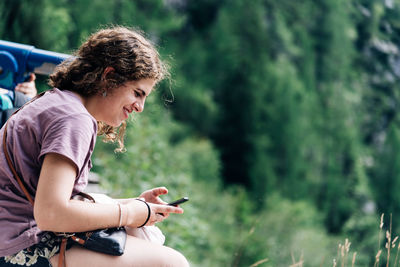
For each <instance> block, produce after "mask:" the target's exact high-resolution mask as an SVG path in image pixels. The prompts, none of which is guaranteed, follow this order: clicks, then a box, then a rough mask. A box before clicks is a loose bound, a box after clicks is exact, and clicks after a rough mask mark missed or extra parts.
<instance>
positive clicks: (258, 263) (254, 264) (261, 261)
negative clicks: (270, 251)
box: [250, 258, 268, 267]
mask: <svg viewBox="0 0 400 267" xmlns="http://www.w3.org/2000/svg"><path fill="white" fill-rule="evenodd" d="M267 261H268V259H267V258H265V259H262V260H259V261H257V262H255V263H253V264H252V265H250V267H256V266H258V265H260V264H263V263H264V262H267Z"/></svg>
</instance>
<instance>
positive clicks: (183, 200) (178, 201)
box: [168, 197, 189, 206]
mask: <svg viewBox="0 0 400 267" xmlns="http://www.w3.org/2000/svg"><path fill="white" fill-rule="evenodd" d="M188 200H189V198H188V197H183V198H180V199H178V200H175V201H172V202H170V203H168V205H170V206H178V205H179V204H182V203H185V202H186V201H188Z"/></svg>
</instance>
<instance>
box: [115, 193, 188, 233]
mask: <svg viewBox="0 0 400 267" xmlns="http://www.w3.org/2000/svg"><path fill="white" fill-rule="evenodd" d="M146 203H147V205H148V206H149V207H150V217H149V219H148V220H147V222H146V224H145V225H147V226H148V225H154V224H156V223H158V222H162V221H163V220H165V219H166V218H168V216H169V214H170V213H178V214H180V213H183V209H182V208H180V207H174V206H169V205H164V204H154V203H148V202H144V201H143V200H138V199H130V200H129V201H127V202H126V203H125V204H123V205H121V210H122V221H123V222H126V223H124V225H126V226H130V227H140V226H142V225H143V224H144V222H145V221H146V219H147V218H148V216H149V209H148V206H147V205H146Z"/></svg>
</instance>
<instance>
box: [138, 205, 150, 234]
mask: <svg viewBox="0 0 400 267" xmlns="http://www.w3.org/2000/svg"><path fill="white" fill-rule="evenodd" d="M136 200H139V201H142V202H143V203H144V204H146V206H147V211H148V213H147V219H146V221H145V222H144V223H143V224H142V225H141V226H139V227H138V228H140V227H143V226H145V225H146V223H147V222H148V221H149V219H150V215H151V209H150V205H149V204H148V203H147V202H146V201H144V200H141V199H140V198H136Z"/></svg>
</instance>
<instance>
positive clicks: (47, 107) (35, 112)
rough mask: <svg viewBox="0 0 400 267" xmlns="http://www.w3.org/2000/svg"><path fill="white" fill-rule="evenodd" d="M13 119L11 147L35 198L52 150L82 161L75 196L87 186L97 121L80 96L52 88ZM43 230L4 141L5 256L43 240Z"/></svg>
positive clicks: (0, 176)
mask: <svg viewBox="0 0 400 267" xmlns="http://www.w3.org/2000/svg"><path fill="white" fill-rule="evenodd" d="M8 124H9V125H8V129H7V149H8V152H9V154H10V157H11V160H12V162H13V164H14V167H15V169H16V171H17V173H18V174H19V176H20V177H21V178H22V179H23V181H24V183H25V186H26V187H27V189H28V191H29V192H30V194H31V196H32V198H34V197H35V193H36V187H37V184H38V180H39V174H40V169H41V167H42V163H43V159H44V156H45V155H46V154H48V153H58V154H61V155H64V156H65V157H67V158H69V159H70V160H72V162H74V163H75V165H76V166H77V168H78V177H76V179H75V184H74V189H73V192H72V195H75V194H77V193H79V192H81V191H82V190H83V189H84V188H85V187H86V185H87V181H88V173H89V170H90V168H91V167H92V166H91V161H90V157H91V155H92V152H93V148H94V145H95V142H96V134H97V123H96V120H95V119H94V118H93V117H92V116H91V115H90V114H89V112H88V111H87V110H86V108H85V107H84V105H83V104H82V102H81V100H80V98H79V97H78V96H77V95H75V94H74V93H72V92H70V91H61V90H58V89H53V90H51V91H49V92H46V94H45V95H44V96H42V97H40V98H38V99H37V100H35V101H33V102H32V103H30V104H28V105H26V106H25V107H24V108H23V109H21V110H20V111H19V112H18V113H16V114H15V115H14V116H12V117H11V118H10V120H9V122H8ZM3 133H4V127H3V128H2V129H1V130H0V140H1V141H2V140H3ZM1 144H2V143H1ZM54 179H57V177H54ZM42 233H43V232H42V231H41V230H40V229H39V228H38V227H37V225H36V222H35V220H34V217H33V207H32V205H31V204H30V203H29V202H28V200H27V199H26V197H25V195H24V193H23V191H22V190H21V188H20V187H19V185H18V183H17V181H16V180H15V178H14V177H13V175H12V173H11V170H10V168H9V167H8V165H7V162H6V159H5V156H4V150H3V146H2V145H1V148H0V257H3V256H7V255H11V254H14V253H16V252H18V251H20V250H22V249H24V248H27V247H30V246H31V245H33V244H36V243H38V242H39V241H40V237H41V235H42Z"/></svg>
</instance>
